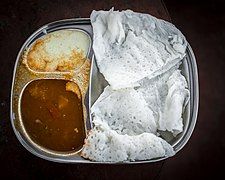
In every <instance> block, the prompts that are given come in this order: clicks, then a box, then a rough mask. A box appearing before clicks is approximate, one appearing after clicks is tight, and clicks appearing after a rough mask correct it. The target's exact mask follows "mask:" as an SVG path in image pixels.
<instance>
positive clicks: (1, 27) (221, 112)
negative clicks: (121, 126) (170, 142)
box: [0, 0, 225, 180]
mask: <svg viewBox="0 0 225 180" xmlns="http://www.w3.org/2000/svg"><path fill="white" fill-rule="evenodd" d="M112 6H114V7H115V9H119V10H122V9H127V8H129V9H132V10H134V11H139V12H145V13H149V14H152V15H155V16H157V17H159V18H163V19H166V20H170V21H171V20H172V22H173V23H174V24H175V25H176V26H177V27H178V28H179V29H180V30H181V31H182V32H183V33H184V35H185V36H186V38H187V40H188V41H189V43H190V44H191V46H192V48H193V50H194V52H195V55H196V59H197V64H198V70H199V81H200V107H199V115H198V121H197V124H196V128H195V130H194V133H193V135H192V137H191V139H190V140H189V142H188V143H187V145H186V146H185V147H184V148H183V149H182V150H181V151H180V152H179V153H178V154H177V155H176V156H174V157H172V158H169V159H168V160H166V161H162V162H158V163H153V164H143V165H87V164H58V163H53V162H48V161H45V160H42V159H40V158H38V157H35V156H33V155H32V154H30V153H29V152H28V151H26V150H25V149H24V148H23V147H22V145H21V144H20V143H19V141H18V140H17V139H16V137H15V135H14V133H13V130H12V128H11V124H10V117H9V98H10V86H11V80H12V73H13V67H14V63H15V59H16V55H17V53H18V51H19V49H20V47H21V46H22V44H23V43H24V41H25V40H26V38H27V37H29V36H30V35H31V33H32V32H34V31H35V30H36V29H37V28H39V27H40V26H42V25H44V24H46V23H48V22H51V21H55V20H59V19H64V18H73V17H89V15H90V13H91V11H92V9H96V10H98V9H109V8H110V7H112ZM165 7H166V8H165ZM167 10H168V11H167ZM224 62H225V3H224V1H215V0H214V1H213V0H212V1H203V2H202V3H197V1H190V0H189V1H186V0H185V1H179V0H165V1H164V2H162V1H161V0H149V1H147V0H143V1H134V0H132V1H131V0H121V1H115V0H111V1H109V0H108V1H98V0H95V1H90V0H89V1H76V0H69V1H59V0H54V1H53V0H50V1H38V0H36V1H35V0H25V1H22V0H16V1H11V0H1V2H0V179H3V178H6V177H14V178H17V179H21V178H25V179H28V178H29V179H34V178H44V179H45V178H46V179H47V178H53V179H87V178H89V179H125V178H129V179H160V180H161V179H198V178H209V179H217V177H218V176H219V175H223V173H224V171H225V166H224V163H225V155H224V154H225V130H224V129H225V119H224V117H225V97H224V93H225V85H224V84H225V81H224V79H225V73H224V70H225V63H224ZM2 177H3V178H2Z"/></svg>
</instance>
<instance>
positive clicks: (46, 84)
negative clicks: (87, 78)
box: [21, 79, 85, 151]
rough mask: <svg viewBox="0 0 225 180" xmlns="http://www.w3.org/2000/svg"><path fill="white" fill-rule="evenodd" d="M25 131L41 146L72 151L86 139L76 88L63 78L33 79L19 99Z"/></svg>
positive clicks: (80, 101) (78, 92) (79, 95)
mask: <svg viewBox="0 0 225 180" xmlns="http://www.w3.org/2000/svg"><path fill="white" fill-rule="evenodd" d="M21 117H22V121H23V124H24V127H25V130H26V132H27V133H28V135H29V136H30V138H31V139H32V140H33V141H34V142H35V143H37V144H38V145H40V146H43V147H45V148H47V149H50V150H54V151H73V150H78V149H80V148H81V147H82V145H83V142H84V139H85V128H84V120H83V109H82V99H81V93H80V90H79V87H78V86H77V85H76V84H75V83H74V82H70V81H66V80H56V79H43V80H35V81H32V82H31V83H30V84H28V85H27V87H26V88H25V90H24V92H23V95H22V99H21Z"/></svg>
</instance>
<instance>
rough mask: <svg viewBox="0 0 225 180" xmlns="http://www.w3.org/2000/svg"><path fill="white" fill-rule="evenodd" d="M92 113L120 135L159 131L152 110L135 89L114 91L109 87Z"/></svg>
mask: <svg viewBox="0 0 225 180" xmlns="http://www.w3.org/2000/svg"><path fill="white" fill-rule="evenodd" d="M91 112H92V115H94V116H95V117H97V118H99V119H100V120H101V121H103V122H105V123H107V124H108V125H109V126H110V127H111V128H112V129H113V130H115V131H117V132H118V133H119V134H128V135H137V134H141V133H144V132H151V133H156V130H157V127H156V122H155V119H154V116H153V114H152V110H151V109H150V108H149V107H148V105H147V103H146V102H145V100H144V98H143V97H142V94H141V93H140V92H137V91H135V90H134V89H133V88H128V89H121V90H117V91H113V90H112V88H111V87H109V86H107V87H106V88H105V89H104V92H103V93H102V94H101V95H100V97H99V98H98V100H97V101H96V102H95V104H94V105H93V106H92V108H91Z"/></svg>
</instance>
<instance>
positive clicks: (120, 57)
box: [91, 10, 187, 89]
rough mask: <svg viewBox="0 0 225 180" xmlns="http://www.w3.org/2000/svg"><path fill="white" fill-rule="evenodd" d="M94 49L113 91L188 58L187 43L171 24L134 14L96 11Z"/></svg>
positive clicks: (93, 20)
mask: <svg viewBox="0 0 225 180" xmlns="http://www.w3.org/2000/svg"><path fill="white" fill-rule="evenodd" d="M91 23H92V26H93V31H94V42H93V49H94V53H95V57H96V60H97V64H98V67H99V70H100V72H101V73H102V74H103V75H104V77H105V79H106V80H107V81H108V82H109V84H110V85H111V86H112V88H113V89H119V88H124V87H130V86H133V85H138V83H137V81H139V80H141V79H142V78H144V77H147V76H148V77H149V78H151V77H154V76H156V75H158V74H161V73H162V72H165V71H166V70H168V69H169V68H170V67H172V66H174V65H175V64H176V63H178V62H179V61H180V60H181V59H183V57H184V56H185V50H186V45H187V42H186V40H185V37H184V36H183V35H182V33H181V32H180V31H179V30H178V29H177V28H176V27H175V26H174V25H172V24H171V23H169V22H166V21H163V20H159V19H157V18H155V17H153V16H151V15H148V14H141V13H135V12H133V11H130V10H127V11H121V12H119V11H113V10H110V11H93V12H92V14H91Z"/></svg>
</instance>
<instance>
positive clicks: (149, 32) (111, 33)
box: [82, 10, 189, 162]
mask: <svg viewBox="0 0 225 180" xmlns="http://www.w3.org/2000/svg"><path fill="white" fill-rule="evenodd" d="M91 22H92V26H93V32H94V41H93V49H94V53H95V57H96V61H97V65H98V68H99V70H100V72H101V73H102V74H103V75H104V77H105V79H106V80H107V81H108V83H109V86H107V87H106V88H105V89H104V92H103V93H102V94H101V95H100V97H99V98H98V99H97V101H96V102H95V104H94V105H93V106H92V108H91V113H92V116H93V123H94V128H93V129H92V130H91V131H90V133H89V135H88V137H87V139H86V140H85V145H84V149H83V150H82V156H83V157H85V158H89V159H91V160H94V161H111V162H121V161H127V160H130V161H134V160H147V159H152V158H158V157H165V156H172V155H174V151H173V148H172V146H171V145H170V144H168V143H167V142H166V141H165V140H163V139H162V138H160V137H157V136H156V134H158V133H157V130H162V131H170V132H171V133H173V135H174V136H176V135H177V134H178V133H180V132H182V131H183V122H182V121H183V119H182V113H183V110H184V107H185V106H186V104H187V102H188V99H189V90H188V89H187V88H188V87H187V82H186V80H185V78H184V76H182V75H181V73H180V70H178V66H179V65H180V63H181V62H180V61H181V60H182V59H183V57H184V56H185V51H186V45H187V42H186V40H185V37H184V36H183V35H182V34H181V32H180V31H179V30H178V29H176V28H175V26H174V25H172V24H170V23H168V22H165V21H163V20H159V19H156V18H155V17H152V16H150V15H147V14H141V13H134V12H132V11H129V10H128V11H122V12H118V11H113V10H111V11H93V12H92V14H91Z"/></svg>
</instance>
